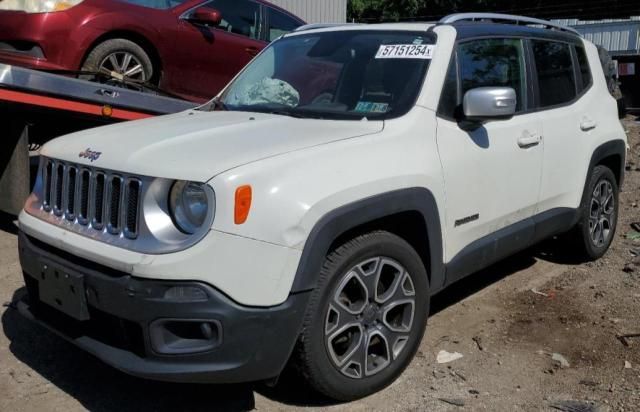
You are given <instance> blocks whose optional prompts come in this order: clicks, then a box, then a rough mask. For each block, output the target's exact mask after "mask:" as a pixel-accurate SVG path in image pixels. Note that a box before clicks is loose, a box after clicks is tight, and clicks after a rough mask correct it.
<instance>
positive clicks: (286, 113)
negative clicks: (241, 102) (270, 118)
mask: <svg viewBox="0 0 640 412" xmlns="http://www.w3.org/2000/svg"><path fill="white" fill-rule="evenodd" d="M265 113H268V114H275V115H278V116H289V117H293V118H295V119H304V118H305V116H303V115H301V114H300V113H295V112H291V111H289V110H268V111H265Z"/></svg>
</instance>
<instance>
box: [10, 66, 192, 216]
mask: <svg viewBox="0 0 640 412" xmlns="http://www.w3.org/2000/svg"><path fill="white" fill-rule="evenodd" d="M194 107H196V103H193V102H188V101H185V100H181V99H177V98H172V97H167V96H163V95H161V94H158V93H156V92H151V91H149V92H143V91H137V90H130V89H127V88H124V87H118V86H116V85H112V84H103V83H97V82H93V81H88V80H81V79H77V78H74V77H69V76H63V75H60V74H52V73H46V72H41V71H36V70H30V69H25V68H21V67H16V66H10V65H6V64H0V120H1V124H2V129H1V132H0V133H1V135H0V136H1V137H0V142H2V146H3V148H2V150H1V151H0V211H2V212H5V213H9V214H17V213H19V211H20V210H21V209H22V205H23V203H24V201H25V199H26V197H27V196H28V195H29V192H30V190H31V184H32V182H33V179H32V176H33V175H34V174H33V173H32V171H33V170H34V169H35V167H36V165H37V161H34V159H37V156H38V149H39V147H40V146H41V145H42V144H44V143H46V142H47V141H49V140H52V139H54V138H56V137H59V136H62V135H65V134H68V133H73V132H77V131H80V130H85V129H89V128H92V127H98V126H103V125H107V124H112V123H117V122H122V121H128V120H137V119H143V118H146V117H151V116H159V115H164V114H171V113H177V112H180V111H184V110H188V109H191V108H194Z"/></svg>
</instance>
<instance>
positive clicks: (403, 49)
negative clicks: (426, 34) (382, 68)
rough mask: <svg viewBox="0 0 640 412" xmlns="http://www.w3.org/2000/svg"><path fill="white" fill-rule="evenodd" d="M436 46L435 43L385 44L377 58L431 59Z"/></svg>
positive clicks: (379, 50)
mask: <svg viewBox="0 0 640 412" xmlns="http://www.w3.org/2000/svg"><path fill="white" fill-rule="evenodd" d="M435 49H436V46H434V45H433V44H383V45H382V46H380V49H378V53H377V54H376V59H423V60H430V59H431V58H432V57H433V52H434V50H435Z"/></svg>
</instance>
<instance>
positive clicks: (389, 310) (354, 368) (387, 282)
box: [325, 257, 416, 379]
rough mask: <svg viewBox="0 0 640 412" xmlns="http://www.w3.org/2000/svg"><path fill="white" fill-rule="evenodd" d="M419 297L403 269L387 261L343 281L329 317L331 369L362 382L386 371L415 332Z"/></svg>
mask: <svg viewBox="0 0 640 412" xmlns="http://www.w3.org/2000/svg"><path fill="white" fill-rule="evenodd" d="M415 309H416V291H415V288H414V285H413V280H412V279H411V276H410V274H409V273H408V272H407V271H406V270H405V268H404V267H403V266H402V265H401V264H400V263H398V262H397V261H395V260H393V259H391V258H387V257H375V258H372V259H367V260H365V261H363V262H360V263H359V264H357V265H355V266H354V267H353V268H351V269H350V270H349V271H347V272H346V274H345V275H344V276H342V278H341V279H340V280H339V282H338V287H337V288H336V289H335V293H334V294H333V296H332V298H331V301H330V303H329V307H328V310H327V313H326V316H325V344H326V348H327V351H328V354H329V358H330V359H331V361H332V363H333V365H334V366H335V367H336V368H337V369H338V370H339V371H340V372H341V373H342V374H343V375H345V376H347V377H349V378H354V379H362V378H365V377H369V376H372V375H375V374H378V373H380V372H381V371H383V370H385V369H386V368H387V367H388V366H389V365H390V364H392V363H393V362H394V361H395V360H396V359H397V358H398V357H399V356H400V354H401V353H402V351H403V350H404V348H405V346H406V344H407V342H408V341H409V336H410V334H411V331H412V327H413V322H414V315H415Z"/></svg>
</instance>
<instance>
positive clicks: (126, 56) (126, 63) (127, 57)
mask: <svg viewBox="0 0 640 412" xmlns="http://www.w3.org/2000/svg"><path fill="white" fill-rule="evenodd" d="M99 69H100V71H106V72H116V73H118V74H120V75H122V76H124V77H126V78H128V79H132V80H138V81H141V82H145V81H147V74H146V72H145V70H144V66H143V65H142V62H141V61H140V60H139V59H138V58H137V57H136V56H135V55H133V54H132V53H129V52H124V51H122V52H114V53H111V54H109V55H108V56H107V57H105V58H104V59H103V60H102V62H100V67H99Z"/></svg>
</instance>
